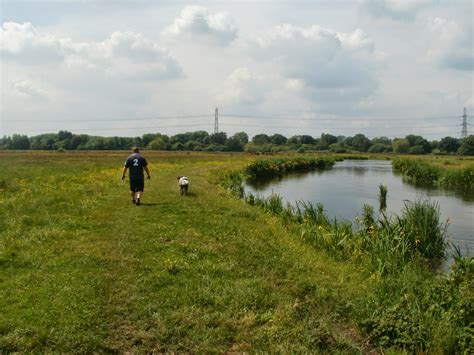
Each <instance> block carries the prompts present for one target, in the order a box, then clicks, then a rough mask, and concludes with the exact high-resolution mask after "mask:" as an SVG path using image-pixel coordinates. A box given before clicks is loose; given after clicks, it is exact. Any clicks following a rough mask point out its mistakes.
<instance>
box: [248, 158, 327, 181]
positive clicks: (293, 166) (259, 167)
mask: <svg viewBox="0 0 474 355" xmlns="http://www.w3.org/2000/svg"><path fill="white" fill-rule="evenodd" d="M333 165H334V159H332V158H326V157H325V158H306V157H296V158H278V159H260V160H257V161H255V162H253V163H250V164H249V165H247V167H246V168H245V169H244V171H243V172H244V174H245V176H246V177H247V178H249V179H258V178H264V177H274V176H281V175H284V174H286V173H290V172H295V171H311V170H316V169H324V168H329V167H332V166H333Z"/></svg>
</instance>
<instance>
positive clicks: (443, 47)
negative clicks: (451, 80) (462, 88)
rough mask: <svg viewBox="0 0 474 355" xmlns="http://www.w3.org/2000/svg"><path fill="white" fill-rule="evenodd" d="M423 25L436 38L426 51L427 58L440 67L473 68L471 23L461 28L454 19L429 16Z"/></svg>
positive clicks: (462, 69)
mask: <svg viewBox="0 0 474 355" xmlns="http://www.w3.org/2000/svg"><path fill="white" fill-rule="evenodd" d="M425 26H426V28H427V29H428V30H429V31H430V32H431V34H432V35H433V37H434V38H436V40H435V41H433V42H434V43H435V45H434V46H432V48H431V49H430V50H429V52H428V57H429V58H431V59H432V60H433V61H435V62H437V63H438V65H439V66H440V67H441V68H447V69H455V70H460V71H472V70H474V52H473V34H472V24H471V25H469V24H467V25H466V26H464V28H463V26H461V25H460V24H458V23H457V22H455V21H450V20H448V19H445V18H442V17H434V18H429V19H428V20H427V22H426V24H425ZM469 27H471V28H469Z"/></svg>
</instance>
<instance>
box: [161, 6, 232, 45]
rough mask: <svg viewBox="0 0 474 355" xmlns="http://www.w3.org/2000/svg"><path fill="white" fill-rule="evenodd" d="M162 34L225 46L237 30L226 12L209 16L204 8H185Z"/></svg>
mask: <svg viewBox="0 0 474 355" xmlns="http://www.w3.org/2000/svg"><path fill="white" fill-rule="evenodd" d="M163 34H164V35H165V36H168V37H180V38H191V39H204V40H205V41H209V42H211V43H213V44H219V45H227V44H229V43H230V42H232V41H233V40H234V39H235V38H236V37H237V28H236V27H235V25H234V23H233V21H232V19H231V17H230V16H229V15H228V14H227V13H226V12H217V13H214V14H210V13H209V11H208V10H207V9H206V8H205V7H202V6H187V7H185V8H184V9H183V10H182V11H181V13H180V15H179V16H178V17H177V18H176V19H175V20H174V22H173V23H172V24H171V25H170V26H168V27H167V28H166V29H165V30H164V31H163Z"/></svg>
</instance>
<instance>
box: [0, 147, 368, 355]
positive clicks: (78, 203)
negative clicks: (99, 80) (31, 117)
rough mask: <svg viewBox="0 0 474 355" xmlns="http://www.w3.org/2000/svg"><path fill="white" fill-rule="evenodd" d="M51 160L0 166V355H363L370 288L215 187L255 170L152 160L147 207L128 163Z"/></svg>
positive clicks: (194, 158)
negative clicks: (202, 354)
mask: <svg viewBox="0 0 474 355" xmlns="http://www.w3.org/2000/svg"><path fill="white" fill-rule="evenodd" d="M39 156H40V157H41V154H40V155H39ZM10 158H11V159H10ZM36 158H37V157H36ZM47 158H48V160H47V162H46V163H45V162H44V160H43V161H39V160H36V161H35V160H34V159H33V158H29V157H28V156H27V155H19V156H18V155H14V154H13V155H12V156H11V157H9V159H8V162H7V161H6V159H4V156H2V157H1V159H0V169H1V171H6V170H5V169H6V166H7V165H8V166H13V167H14V168H13V170H11V169H10V170H9V172H8V173H7V174H6V175H5V176H4V177H2V178H3V179H5V180H6V181H7V187H6V189H5V190H4V191H3V192H2V195H1V201H0V202H1V211H2V212H1V214H2V215H1V216H0V217H1V218H2V220H3V221H6V222H2V223H3V224H2V226H1V227H0V231H1V233H2V238H1V256H0V267H1V271H2V276H1V282H0V292H1V294H0V297H1V299H0V307H1V309H2V310H3V311H2V312H1V315H0V348H1V349H2V350H4V351H15V350H17V351H28V350H34V351H67V352H69V351H78V352H84V351H134V352H149V351H173V350H176V351H206V352H211V351H212V352H225V351H247V350H248V351H257V350H268V351H308V350H314V351H318V350H319V351H324V350H327V349H332V350H340V351H357V350H358V349H361V347H362V345H361V343H362V342H361V341H360V340H359V339H358V336H357V332H356V331H355V330H354V327H353V319H352V318H351V317H352V316H353V314H352V308H353V304H354V302H357V300H358V299H361V298H363V296H364V294H366V292H368V291H369V289H370V284H369V283H368V282H366V281H365V279H364V277H363V275H362V274H361V273H358V272H357V270H354V269H353V268H351V267H350V266H348V265H346V264H343V263H336V262H334V261H332V260H330V259H328V258H327V257H325V256H324V255H323V254H321V253H319V252H317V251H315V250H314V249H313V248H312V247H310V246H308V245H307V244H306V243H304V242H303V241H302V240H301V238H300V236H299V235H298V233H297V231H289V230H286V229H285V228H284V227H283V226H282V225H281V224H280V222H279V221H278V220H277V219H275V218H272V217H269V216H268V215H265V214H264V213H263V212H262V211H260V210H258V209H256V208H253V207H251V206H249V205H246V204H244V203H243V202H241V201H239V200H236V199H233V198H231V197H229V195H228V194H227V193H226V192H224V191H222V190H220V189H219V188H218V187H216V186H215V185H213V184H211V183H209V181H208V178H209V174H212V170H213V169H219V168H220V167H231V166H232V167H233V166H236V167H238V166H242V165H243V164H244V163H245V161H247V160H248V159H249V158H247V157H242V156H231V155H223V154H216V155H209V154H202V155H199V154H197V155H191V156H188V155H185V154H183V155H179V154H178V155H177V154H173V155H169V156H167V155H161V154H156V155H154V154H149V155H148V156H147V158H148V159H149V161H150V165H151V169H152V174H153V177H152V180H151V181H149V182H148V183H147V185H146V188H145V196H144V199H143V202H144V204H143V205H142V206H139V207H138V206H134V205H132V204H131V202H130V198H129V195H128V184H122V183H120V182H119V181H118V177H119V174H120V172H119V171H120V165H121V164H122V160H123V159H124V156H123V155H122V154H115V153H108V154H96V155H92V156H90V155H88V156H87V159H84V156H80V155H78V154H63V155H62V156H60V157H58V156H54V154H53V155H51V154H50V155H48V156H47ZM16 160H17V161H18V164H15V162H16ZM20 161H21V164H20ZM12 163H13V164H12ZM45 164H46V165H47V166H48V167H49V169H44V166H45ZM26 166H27V167H28V169H26V168H25V167H26ZM15 169H16V170H15ZM18 175H22V176H21V178H20V177H19V176H18ZM25 175H26V176H25ZM178 175H187V176H189V177H190V179H191V189H190V191H191V194H190V195H189V196H186V197H181V196H179V194H178V189H177V181H176V177H177V176H178Z"/></svg>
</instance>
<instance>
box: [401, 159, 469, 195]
mask: <svg viewBox="0 0 474 355" xmlns="http://www.w3.org/2000/svg"><path fill="white" fill-rule="evenodd" d="M392 166H393V168H394V169H396V170H398V171H400V172H401V173H402V174H403V175H404V176H405V177H407V178H408V179H410V180H411V181H412V182H414V183H415V184H418V185H427V186H439V187H445V188H450V189H458V190H459V189H462V190H465V191H469V190H474V167H472V166H467V167H464V168H459V169H450V168H444V167H438V166H434V165H431V164H429V163H427V162H424V161H421V160H418V159H406V158H399V159H394V160H393V161H392Z"/></svg>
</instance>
